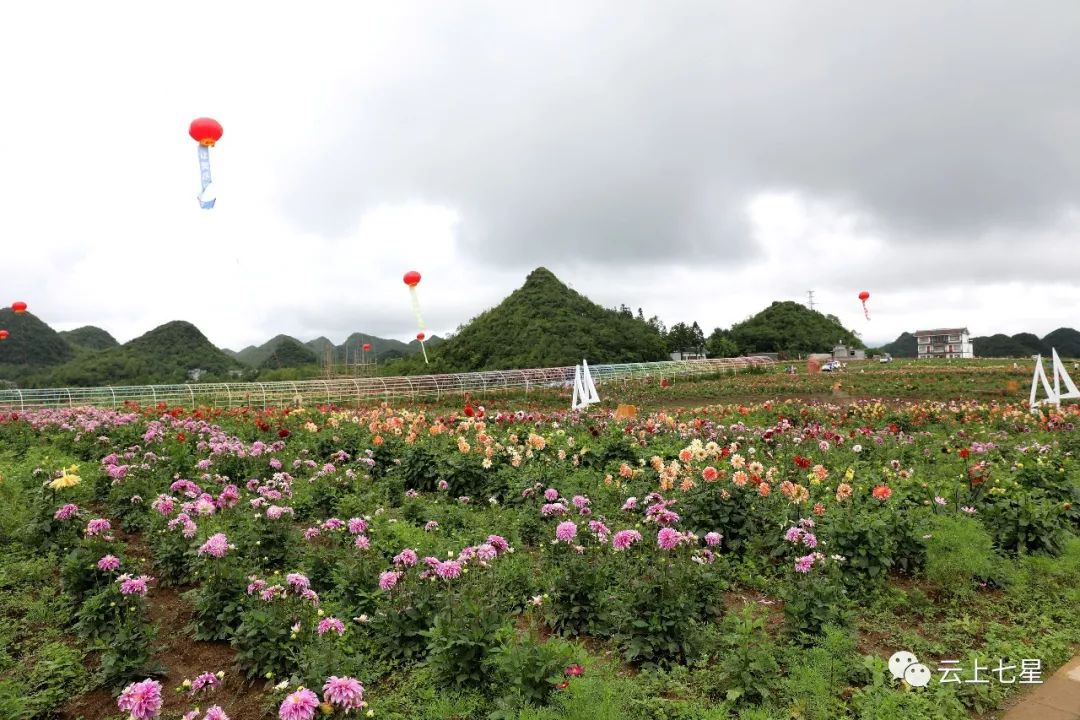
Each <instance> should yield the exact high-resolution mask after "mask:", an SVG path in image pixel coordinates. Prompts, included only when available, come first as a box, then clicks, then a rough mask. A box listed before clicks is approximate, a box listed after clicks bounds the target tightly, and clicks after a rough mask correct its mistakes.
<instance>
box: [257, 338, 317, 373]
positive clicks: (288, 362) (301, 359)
mask: <svg viewBox="0 0 1080 720" xmlns="http://www.w3.org/2000/svg"><path fill="white" fill-rule="evenodd" d="M278 338H279V339H278V340H277V343H276V344H275V345H274V348H273V349H272V350H271V351H270V354H269V355H267V356H266V357H265V358H264V359H263V360H262V362H260V363H259V369H261V370H274V369H277V368H296V367H303V366H305V365H315V364H316V363H317V362H318V358H317V357H316V356H315V351H314V350H312V349H311V348H309V347H307V346H306V345H304V344H303V343H301V342H300V341H299V340H297V339H295V338H291V337H289V336H287V335H279V336H278Z"/></svg>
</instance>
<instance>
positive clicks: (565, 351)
mask: <svg viewBox="0 0 1080 720" xmlns="http://www.w3.org/2000/svg"><path fill="white" fill-rule="evenodd" d="M434 340H435V338H432V342H425V345H426V346H427V351H428V357H429V358H430V359H431V361H432V362H431V364H430V365H428V366H424V364H423V360H422V359H418V358H417V357H415V356H414V357H413V358H410V359H409V360H406V361H401V363H400V364H401V368H402V370H403V371H414V372H417V371H418V372H465V371H470V370H501V369H509V368H531V367H554V366H564V365H574V364H576V363H579V362H581V360H582V358H586V359H588V360H589V362H591V363H612V362H640V361H646V360H664V359H667V357H668V355H667V351H666V350H665V345H664V338H663V336H662V335H661V334H660V333H659V331H657V330H656V329H655V328H652V327H650V326H649V325H648V324H647V323H645V322H644V321H641V320H637V319H635V318H633V317H632V316H627V315H623V314H620V313H619V312H617V311H615V310H608V309H606V308H603V307H601V306H599V305H597V304H596V303H594V302H592V301H590V300H589V299H588V298H586V297H585V296H584V295H581V294H580V293H577V292H575V291H574V290H571V289H570V288H568V287H567V286H566V285H564V284H563V283H562V282H560V281H559V279H558V278H557V277H555V275H553V274H552V273H551V271H549V270H547V269H545V268H537V269H536V270H534V271H532V272H531V273H530V274H529V276H528V277H527V278H526V280H525V284H524V285H522V286H521V287H520V288H518V289H517V290H515V291H514V292H513V293H511V294H510V295H509V296H508V297H507V298H506V299H505V300H503V301H502V302H501V303H499V305H497V306H496V307H494V308H492V309H490V310H487V311H485V312H483V313H481V314H480V315H478V316H477V317H476V318H474V319H473V320H471V321H470V322H469V323H467V324H465V325H463V326H462V327H461V328H459V329H458V332H457V333H455V334H454V335H453V336H451V337H450V338H448V339H446V340H445V341H444V342H442V343H441V344H438V343H435V342H434ZM409 345H410V349H411V350H412V351H413V352H416V351H418V350H419V349H420V347H419V345H420V344H419V343H417V342H416V341H415V340H414V341H413V342H411V343H409ZM395 367H397V365H395Z"/></svg>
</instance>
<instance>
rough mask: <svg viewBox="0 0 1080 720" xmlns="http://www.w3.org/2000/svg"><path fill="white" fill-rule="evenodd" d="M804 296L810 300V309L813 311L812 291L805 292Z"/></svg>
mask: <svg viewBox="0 0 1080 720" xmlns="http://www.w3.org/2000/svg"><path fill="white" fill-rule="evenodd" d="M806 295H807V297H808V298H810V309H811V310H813V309H814V291H813V290H807V291H806Z"/></svg>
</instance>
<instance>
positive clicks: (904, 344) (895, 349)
mask: <svg viewBox="0 0 1080 720" xmlns="http://www.w3.org/2000/svg"><path fill="white" fill-rule="evenodd" d="M878 349H879V350H880V351H881V352H883V353H888V354H890V355H892V356H893V357H894V358H913V357H918V355H919V341H918V340H916V339H915V336H914V335H912V334H911V333H909V332H905V333H900V337H898V338H896V339H895V340H893V341H892V342H891V343H889V344H887V345H882V346H881V347H880V348H878Z"/></svg>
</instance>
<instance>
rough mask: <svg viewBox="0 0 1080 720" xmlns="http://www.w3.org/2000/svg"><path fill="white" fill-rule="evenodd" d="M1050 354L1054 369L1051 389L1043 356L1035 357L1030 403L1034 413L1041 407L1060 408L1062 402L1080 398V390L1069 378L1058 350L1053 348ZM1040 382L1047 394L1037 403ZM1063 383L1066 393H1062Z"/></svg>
mask: <svg viewBox="0 0 1080 720" xmlns="http://www.w3.org/2000/svg"><path fill="white" fill-rule="evenodd" d="M1050 352H1051V353H1052V355H1051V359H1052V361H1053V368H1054V386H1053V387H1050V381H1049V379H1048V378H1047V377H1046V371H1045V370H1043V364H1042V355H1037V356H1036V357H1035V375H1034V376H1033V377H1032V378H1031V400H1030V401H1029V402H1028V405H1029V406H1030V407H1031V410H1032V412H1038V408H1039V406H1040V405H1044V404H1045V405H1057V406H1059V407H1060V406H1061V401H1062V400H1068V399H1071V398H1080V389H1077V387H1076V383H1075V382H1073V379H1072V378H1071V377H1069V373H1068V371H1066V370H1065V365H1064V363H1062V362H1061V358H1060V357H1058V354H1057V349H1056V348H1051V349H1050ZM1040 381H1041V382H1042V387H1043V391H1044V392H1045V393H1046V398H1044V399H1043V400H1039V401H1038V402H1036V400H1035V396H1036V394H1037V393H1038V389H1039V383H1040ZM1062 383H1065V392H1061V384H1062Z"/></svg>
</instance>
